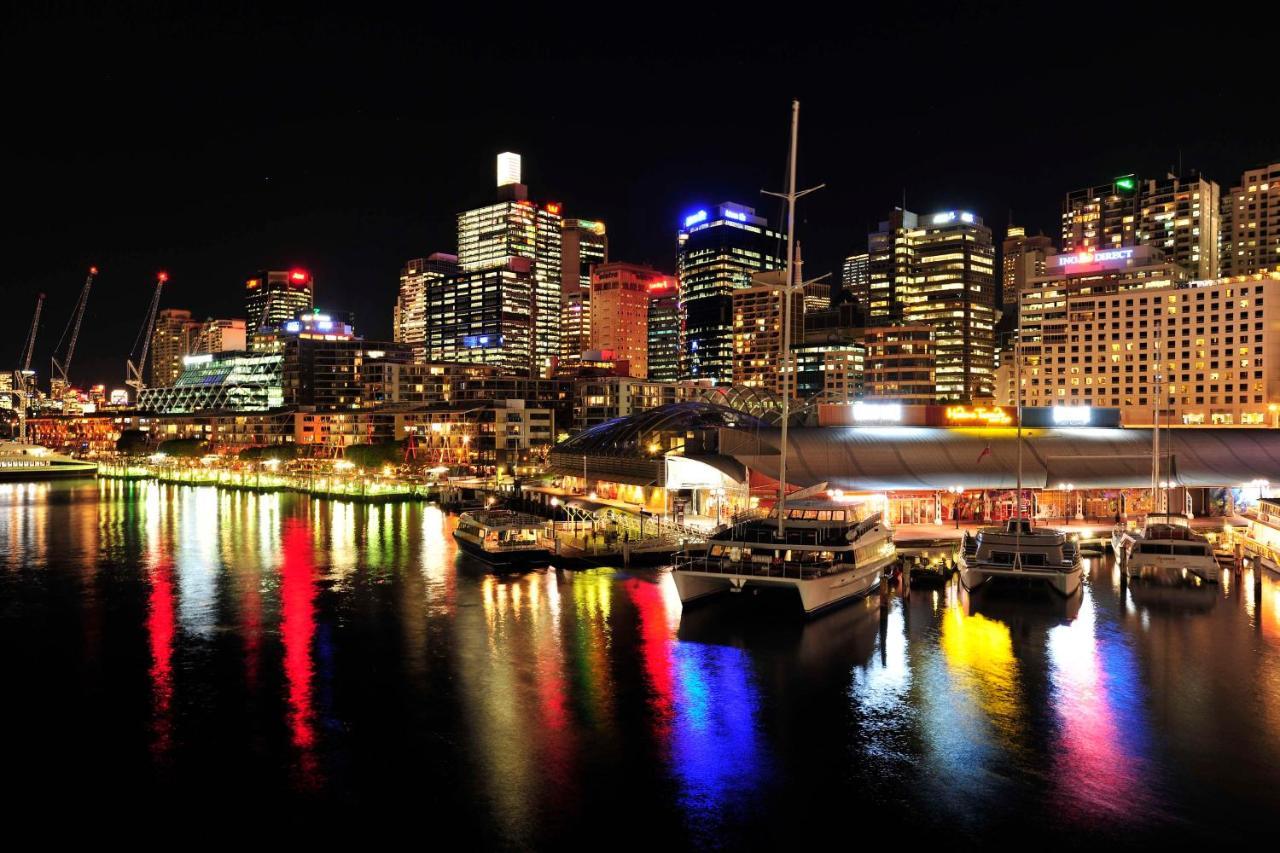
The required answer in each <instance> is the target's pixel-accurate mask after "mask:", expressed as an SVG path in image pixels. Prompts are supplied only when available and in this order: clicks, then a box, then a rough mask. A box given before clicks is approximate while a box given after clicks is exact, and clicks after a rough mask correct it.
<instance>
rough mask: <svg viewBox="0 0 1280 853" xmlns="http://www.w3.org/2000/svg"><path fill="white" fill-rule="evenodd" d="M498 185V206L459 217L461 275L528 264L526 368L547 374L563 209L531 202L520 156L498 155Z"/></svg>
mask: <svg viewBox="0 0 1280 853" xmlns="http://www.w3.org/2000/svg"><path fill="white" fill-rule="evenodd" d="M498 181H499V183H498V201H497V202H496V203H494V204H491V205H487V206H485V207H480V208H476V209H475V210H468V211H464V212H463V213H460V214H458V263H459V266H460V267H461V269H462V272H463V273H477V272H486V271H489V270H501V269H509V268H511V265H512V263H513V262H514V261H516V260H521V261H525V262H527V264H528V274H529V276H530V278H531V280H532V286H533V290H532V292H531V294H530V296H531V298H530V302H529V317H528V321H527V323H528V326H529V332H530V340H531V343H532V352H531V353H530V355H531V358H530V361H529V364H528V365H527V367H526V370H529V371H530V372H532V373H536V374H537V375H549V374H550V371H551V367H552V364H553V359H555V358H556V357H557V356H559V354H560V315H561V310H560V302H561V298H560V293H561V287H562V282H561V265H560V260H561V257H560V256H561V241H562V226H561V219H560V205H559V204H557V203H548V204H544V205H541V206H539V205H537V204H535V203H534V202H532V201H530V200H529V198H528V188H527V187H526V186H525V185H524V184H522V183H520V159H519V155H515V154H510V153H504V154H501V155H499V157H498ZM433 322H434V318H433ZM503 335H504V337H507V338H510V337H512V335H511V334H510V333H507V332H504V333H503Z"/></svg>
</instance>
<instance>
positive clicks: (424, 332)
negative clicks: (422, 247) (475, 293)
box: [391, 252, 459, 361]
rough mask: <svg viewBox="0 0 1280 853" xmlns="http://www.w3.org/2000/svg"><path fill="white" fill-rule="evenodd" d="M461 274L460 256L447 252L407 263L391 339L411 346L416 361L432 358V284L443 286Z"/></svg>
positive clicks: (393, 318) (402, 270) (402, 278)
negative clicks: (430, 351) (441, 284)
mask: <svg viewBox="0 0 1280 853" xmlns="http://www.w3.org/2000/svg"><path fill="white" fill-rule="evenodd" d="M458 272H459V269H458V256H457V255H449V254H446V253H444V252H435V253H433V254H431V255H428V256H427V257H425V258H414V259H413V260H410V261H406V262H405V265H404V268H403V269H401V270H400V290H399V293H398V294H397V296H396V307H395V312H394V313H393V314H392V319H391V339H392V340H394V341H395V342H396V343H400V344H407V345H408V346H409V349H410V351H411V352H412V353H413V358H414V361H426V360H427V358H428V355H427V353H428V350H429V348H430V344H431V335H430V325H431V314H430V300H429V296H430V290H431V283H432V282H437V283H439V282H443V281H444V280H445V279H446V278H449V277H450V276H456V275H457V274H458Z"/></svg>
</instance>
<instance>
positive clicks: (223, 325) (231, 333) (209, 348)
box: [187, 318, 248, 354]
mask: <svg viewBox="0 0 1280 853" xmlns="http://www.w3.org/2000/svg"><path fill="white" fill-rule="evenodd" d="M247 344H248V335H247V334H246V330H245V321H244V320H214V319H213V318H209V319H208V320H205V321H204V322H201V323H197V324H195V326H194V327H192V328H191V329H190V330H188V332H187V353H188V354H189V353H206V352H233V351H240V350H243V349H245V348H246V346H247Z"/></svg>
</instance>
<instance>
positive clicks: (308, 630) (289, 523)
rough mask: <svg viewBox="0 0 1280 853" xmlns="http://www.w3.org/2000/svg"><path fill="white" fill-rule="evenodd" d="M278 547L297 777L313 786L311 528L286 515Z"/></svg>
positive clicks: (285, 672) (314, 770)
mask: <svg viewBox="0 0 1280 853" xmlns="http://www.w3.org/2000/svg"><path fill="white" fill-rule="evenodd" d="M280 545H281V547H280V637H281V640H282V641H283V643H284V674H285V680H286V682H287V685H288V692H287V699H288V705H289V733H290V737H291V739H292V741H293V745H294V747H295V748H296V749H297V750H298V770H299V775H300V780H301V782H302V783H303V784H305V785H315V784H318V782H319V779H318V777H317V769H318V768H317V765H316V760H315V752H314V747H315V729H314V722H313V719H312V713H313V711H312V707H311V687H312V685H311V678H312V675H313V673H314V668H313V665H312V661H311V643H312V639H313V638H314V636H315V631H316V618H315V601H314V599H315V593H316V587H315V564H314V562H313V559H312V538H311V526H310V525H309V524H308V523H307V522H306V521H305V520H303V519H297V518H289V519H286V520H285V522H284V531H283V534H282V536H281V540H280Z"/></svg>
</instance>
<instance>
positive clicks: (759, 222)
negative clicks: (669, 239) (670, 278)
mask: <svg viewBox="0 0 1280 853" xmlns="http://www.w3.org/2000/svg"><path fill="white" fill-rule="evenodd" d="M784 243H785V238H784V236H783V235H782V234H781V233H779V232H777V231H774V230H772V229H771V228H770V227H769V223H768V221H767V220H766V219H765V218H764V217H762V216H757V215H756V212H755V210H754V209H752V208H750V207H745V206H743V205H740V204H734V203H732V202H725V203H723V204H719V205H716V206H714V207H711V208H706V209H702V210H698V211H695V212H693V213H691V214H689V215H688V216H686V217H685V218H684V223H683V226H682V227H681V229H680V231H679V234H678V235H677V246H678V252H677V263H678V275H679V287H680V298H681V305H682V310H683V312H684V337H683V339H682V342H681V367H680V376H681V378H682V379H709V380H711V381H712V382H714V383H717V384H725V383H728V382H731V381H732V380H733V358H734V355H733V291H735V290H737V289H740V288H745V287H750V286H751V278H752V276H753V275H755V274H756V273H758V272H762V271H767V270H776V269H780V268H782V267H784V266H785V265H786V262H785V260H784V256H783V252H784V251H785V249H784V248H783V246H784Z"/></svg>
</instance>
